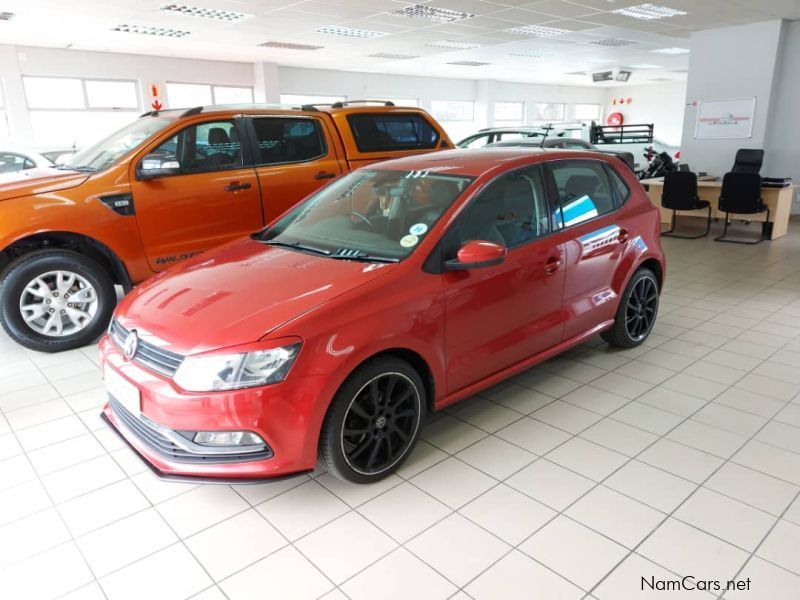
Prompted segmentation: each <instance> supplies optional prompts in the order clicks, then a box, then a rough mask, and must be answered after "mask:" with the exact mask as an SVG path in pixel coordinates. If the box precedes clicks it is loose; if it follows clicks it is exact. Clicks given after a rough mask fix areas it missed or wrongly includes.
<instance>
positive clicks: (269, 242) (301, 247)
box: [258, 240, 331, 256]
mask: <svg viewBox="0 0 800 600" xmlns="http://www.w3.org/2000/svg"><path fill="white" fill-rule="evenodd" d="M258 241H259V242H261V243H262V244H267V245H269V246H280V247H282V248H295V249H297V250H305V251H307V252H313V253H315V254H323V255H325V256H330V254H331V251H330V250H325V249H324V248H315V247H314V246H307V245H306V244H301V243H300V242H279V241H277V240H258Z"/></svg>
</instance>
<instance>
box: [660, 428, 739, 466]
mask: <svg viewBox="0 0 800 600" xmlns="http://www.w3.org/2000/svg"><path fill="white" fill-rule="evenodd" d="M666 439H669V440H673V441H676V442H680V443H681V444H684V445H685V446H691V447H692V448H697V449H698V450H702V451H703V452H707V453H708V454H713V455H714V456H719V457H720V458H729V457H731V456H733V454H734V453H735V452H736V451H737V450H739V448H741V447H742V446H743V445H744V444H745V442H746V441H747V438H746V437H742V436H740V435H736V434H735V433H731V432H729V431H725V430H723V429H718V428H717V427H712V426H711V425H706V424H705V423H700V422H698V421H695V420H694V419H693V418H692V419H687V420H686V421H684V422H683V423H681V424H680V425H678V426H677V427H676V428H675V429H673V430H672V431H671V432H669V433H668V434H667V436H666Z"/></svg>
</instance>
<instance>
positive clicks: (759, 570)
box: [725, 556, 800, 600]
mask: <svg viewBox="0 0 800 600" xmlns="http://www.w3.org/2000/svg"><path fill="white" fill-rule="evenodd" d="M747 579H749V580H750V587H749V589H744V590H739V591H731V592H728V593H726V594H725V600H750V599H751V598H754V597H755V594H758V595H759V596H760V597H763V598H769V600H796V598H797V590H798V589H800V575H796V574H794V573H791V572H789V571H786V570H785V569H781V568H780V567H776V566H775V565H773V564H770V563H768V562H767V561H765V560H762V559H760V558H758V557H757V556H754V557H753V558H751V559H750V562H748V563H747V565H745V567H744V569H743V570H742V572H741V574H740V575H739V577H737V580H739V581H745V580H747Z"/></svg>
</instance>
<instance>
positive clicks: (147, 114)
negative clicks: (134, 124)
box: [139, 110, 158, 119]
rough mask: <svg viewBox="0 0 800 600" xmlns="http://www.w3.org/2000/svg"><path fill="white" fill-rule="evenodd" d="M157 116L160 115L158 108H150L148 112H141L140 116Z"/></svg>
mask: <svg viewBox="0 0 800 600" xmlns="http://www.w3.org/2000/svg"><path fill="white" fill-rule="evenodd" d="M157 116H158V111H157V110H148V111H147V112H143V113H142V114H140V115H139V118H140V119H141V118H142V117H157Z"/></svg>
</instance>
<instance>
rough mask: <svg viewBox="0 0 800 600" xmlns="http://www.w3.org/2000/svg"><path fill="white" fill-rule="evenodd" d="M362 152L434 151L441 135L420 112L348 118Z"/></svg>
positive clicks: (362, 114)
mask: <svg viewBox="0 0 800 600" xmlns="http://www.w3.org/2000/svg"><path fill="white" fill-rule="evenodd" d="M347 122H348V123H349V124H350V129H351V130H352V132H353V138H354V139H355V142H356V147H357V148H358V151H359V152H387V151H401V150H431V149H433V148H435V147H436V145H437V144H438V143H439V132H438V131H436V129H435V128H434V126H433V125H432V124H431V123H430V122H429V121H428V120H427V119H426V118H425V117H423V116H422V115H421V114H419V113H398V112H392V113H376V114H371V113H358V114H352V115H348V116H347Z"/></svg>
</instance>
